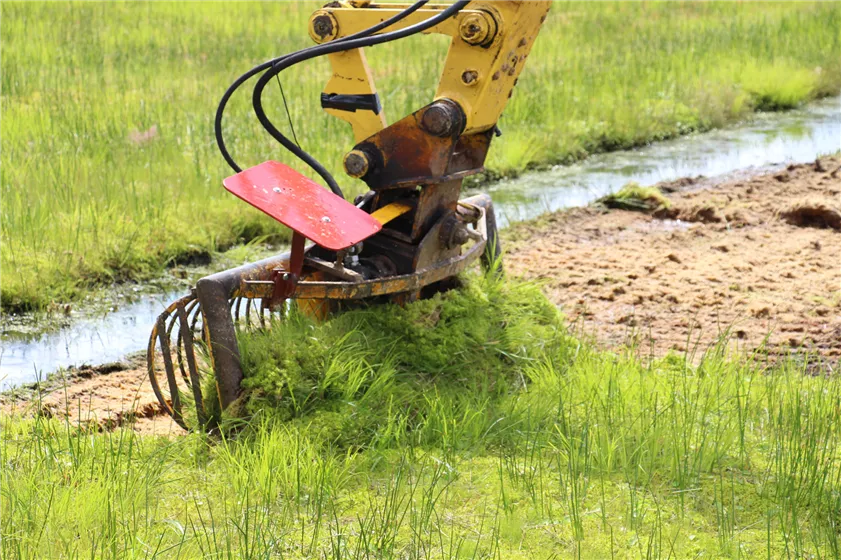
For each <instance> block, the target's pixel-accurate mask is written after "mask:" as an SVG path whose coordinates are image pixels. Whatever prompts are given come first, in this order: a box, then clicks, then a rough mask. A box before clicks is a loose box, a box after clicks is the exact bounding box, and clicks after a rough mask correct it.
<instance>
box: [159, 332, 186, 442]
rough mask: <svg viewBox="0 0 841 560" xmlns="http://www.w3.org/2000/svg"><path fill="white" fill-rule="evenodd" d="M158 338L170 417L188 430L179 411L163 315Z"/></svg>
mask: <svg viewBox="0 0 841 560" xmlns="http://www.w3.org/2000/svg"><path fill="white" fill-rule="evenodd" d="M157 331H158V339H159V340H160V343H161V355H162V356H163V361H164V369H165V370H166V379H167V382H168V383H169V396H170V399H171V400H172V418H173V419H174V420H175V421H176V422H177V423H178V425H179V426H181V427H182V428H184V429H185V430H188V429H189V428H187V425H186V424H185V423H184V415H183V414H182V411H181V395H180V394H179V393H178V384H177V383H176V380H175V369H174V367H173V365H172V354H170V347H169V336H168V334H167V330H166V321H165V320H164V318H163V316H160V317H158V328H157Z"/></svg>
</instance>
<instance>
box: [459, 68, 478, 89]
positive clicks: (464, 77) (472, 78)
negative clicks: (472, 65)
mask: <svg viewBox="0 0 841 560" xmlns="http://www.w3.org/2000/svg"><path fill="white" fill-rule="evenodd" d="M478 80H479V72H477V71H476V70H465V71H464V72H462V74H461V82H462V83H463V84H464V85H466V86H473V85H476V82H477V81H478Z"/></svg>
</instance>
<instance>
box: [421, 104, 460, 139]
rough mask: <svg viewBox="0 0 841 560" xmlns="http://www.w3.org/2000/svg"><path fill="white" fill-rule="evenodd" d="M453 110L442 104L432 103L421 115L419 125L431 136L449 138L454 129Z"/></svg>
mask: <svg viewBox="0 0 841 560" xmlns="http://www.w3.org/2000/svg"><path fill="white" fill-rule="evenodd" d="M455 121H456V115H455V114H454V111H453V109H452V108H451V107H450V106H448V105H445V104H443V103H434V104H432V105H431V106H430V107H429V108H428V109H427V110H426V111H424V113H423V117H422V118H421V124H422V125H423V128H424V130H426V131H427V132H428V133H430V134H432V135H433V136H449V135H450V134H452V132H453V128H454V127H455Z"/></svg>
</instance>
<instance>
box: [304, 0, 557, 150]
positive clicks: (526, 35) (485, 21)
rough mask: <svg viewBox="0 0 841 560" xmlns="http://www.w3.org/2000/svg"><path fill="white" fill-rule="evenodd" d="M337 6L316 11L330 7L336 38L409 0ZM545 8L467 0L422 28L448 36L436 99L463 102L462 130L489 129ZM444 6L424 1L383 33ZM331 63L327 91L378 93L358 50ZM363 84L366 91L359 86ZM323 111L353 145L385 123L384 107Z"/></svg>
mask: <svg viewBox="0 0 841 560" xmlns="http://www.w3.org/2000/svg"><path fill="white" fill-rule="evenodd" d="M339 5H340V7H328V8H323V9H321V10H319V11H318V12H316V13H319V14H323V13H324V12H328V13H329V14H330V15H331V16H333V18H334V19H333V21H335V22H336V25H337V27H338V30H337V34H336V38H340V37H346V36H348V35H351V34H353V33H356V32H358V31H361V30H363V29H366V28H368V27H370V26H372V25H374V24H376V23H379V22H380V21H382V20H384V19H386V18H389V17H391V16H393V15H396V14H397V13H399V12H400V11H402V10H403V9H404V8H406V7H407V6H408V5H409V4H379V5H378V4H369V5H367V6H366V7H355V6H354V3H352V2H347V1H345V2H340V3H339ZM356 5H360V4H359V3H356ZM550 5H551V0H528V1H523V0H495V1H490V0H487V1H481V0H477V1H476V2H471V3H470V4H468V5H467V7H466V9H464V10H462V11H460V12H459V13H458V14H457V15H456V16H454V17H452V18H449V19H447V20H446V21H443V22H441V23H440V24H438V25H436V26H434V27H432V28H430V29H428V30H427V31H426V32H425V33H439V34H443V35H449V36H450V37H451V38H452V41H451V43H450V48H449V51H448V53H447V59H446V62H445V64H444V70H443V72H442V75H441V80H440V82H439V84H438V89H437V91H436V93H435V99H442V98H446V99H452V100H453V101H455V102H457V103H458V104H459V105H460V106H461V108H462V110H464V113H465V116H466V121H467V122H466V127H465V130H464V132H463V134H474V133H477V132H482V131H485V130H488V129H489V128H491V127H493V126H494V125H495V124H496V122H497V120H499V117H500V115H501V114H502V111H503V110H504V109H505V106H506V104H507V103H508V99H509V98H510V97H511V93H512V91H513V89H514V86H515V85H516V83H517V78H518V77H519V75H520V72H521V71H522V69H523V66H524V64H525V61H526V58H527V57H528V55H529V52H530V51H531V47H532V45H533V44H534V40H535V39H536V38H537V34H538V32H539V30H540V26H541V24H542V23H543V21H544V20H545V19H546V14H547V13H548V11H549V7H550ZM446 7H447V6H446V5H440V4H435V5H430V4H427V5H426V6H424V8H422V9H420V10H418V11H416V12H415V13H413V14H411V15H410V16H408V17H407V18H405V19H404V20H402V21H400V22H398V23H397V24H395V25H393V26H392V27H390V28H388V31H394V30H397V29H402V28H404V27H408V26H410V25H414V24H416V23H418V22H420V21H423V20H425V19H427V18H429V17H432V16H433V15H435V14H436V13H439V12H440V11H442V10H444V9H445V8H446ZM310 25H311V26H312V20H311V22H310ZM334 57H335V58H334ZM330 62H331V64H332V66H333V78H331V80H330V81H329V82H328V84H327V87H326V88H325V90H324V92H325V93H340V94H342V93H374V92H375V91H376V89H375V87H374V83H373V79H372V77H371V73H370V69H369V68H368V65H367V63H366V62H365V59H364V57H363V56H362V55H361V54H360V55H359V57H358V58H355V59H350V58H339V55H330ZM361 89H364V90H365V91H364V92H362V91H358V90H361ZM327 112H328V113H330V114H332V115H335V116H338V117H340V118H342V119H344V120H346V121H348V122H350V123H351V126H352V127H353V130H354V136H355V138H356V141H357V143H358V142H359V141H361V140H362V139H365V138H367V137H368V136H370V135H371V134H374V133H375V132H378V131H379V130H381V129H382V128H385V126H386V121H385V117H384V115H383V113H382V112H380V115H373V112H371V111H359V110H358V111H356V112H349V111H338V110H335V109H327ZM374 117H379V118H378V119H375V118H374Z"/></svg>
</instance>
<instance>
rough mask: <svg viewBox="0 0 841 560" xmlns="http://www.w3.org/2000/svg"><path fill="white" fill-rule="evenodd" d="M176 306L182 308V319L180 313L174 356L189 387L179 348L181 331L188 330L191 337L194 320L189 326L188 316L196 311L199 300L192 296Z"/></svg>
mask: <svg viewBox="0 0 841 560" xmlns="http://www.w3.org/2000/svg"><path fill="white" fill-rule="evenodd" d="M184 299H187V298H184ZM176 305H177V306H182V307H184V318H183V319H182V318H181V314H180V313H179V314H178V315H179V320H178V323H179V326H178V346H177V348H176V354H177V356H178V367H179V369H180V370H181V376H182V377H183V378H184V380H185V381H186V382H187V386H191V385H192V382H191V380H190V379H189V376H188V374H187V373H185V370H184V358H183V355H182V351H181V348H182V345H183V337H182V331H183V330H184V329H186V330H189V331H190V334H191V335H192V334H193V332H194V331H195V320H194V321H193V324H190V320H189V318H190V314H191V313H193V312H195V311H196V309H198V307H199V300H198V299H196V298H195V297H194V296H193V297H192V298H191V299H190V300H189V301H187V302H186V303H184V302H183V301H181V300H179V301H178V302H176Z"/></svg>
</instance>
